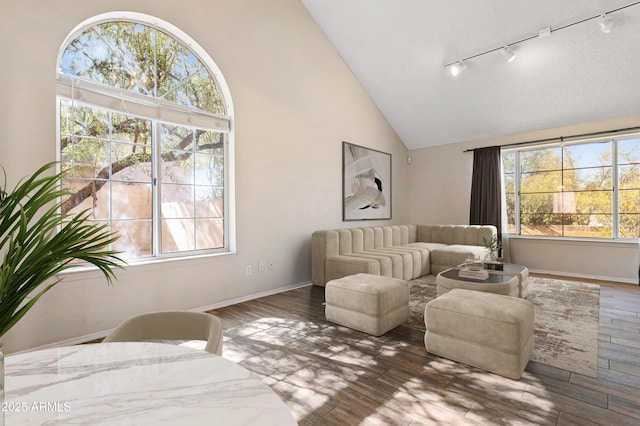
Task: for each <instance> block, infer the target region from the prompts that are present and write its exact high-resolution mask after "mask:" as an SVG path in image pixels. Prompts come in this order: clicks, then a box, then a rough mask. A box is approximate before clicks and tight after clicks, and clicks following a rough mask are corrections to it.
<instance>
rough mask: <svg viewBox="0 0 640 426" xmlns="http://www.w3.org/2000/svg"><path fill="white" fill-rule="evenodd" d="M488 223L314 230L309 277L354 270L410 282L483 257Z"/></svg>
mask: <svg viewBox="0 0 640 426" xmlns="http://www.w3.org/2000/svg"><path fill="white" fill-rule="evenodd" d="M496 234H497V230H496V227H495V226H491V225H390V226H377V227H367V228H346V229H333V230H320V231H315V232H314V233H313V234H312V236H311V281H312V283H313V284H314V285H317V286H322V287H324V286H325V284H326V283H327V282H329V281H331V280H334V279H337V278H342V277H345V276H348V275H354V274H358V273H365V274H373V275H381V276H387V277H392V278H398V279H402V280H411V279H414V278H418V277H421V276H423V275H427V274H437V273H439V272H442V271H444V270H445V269H448V268H452V267H454V266H457V265H460V264H461V263H464V261H465V260H466V259H467V257H469V256H470V255H478V256H480V258H484V256H485V254H486V253H487V249H486V248H485V247H484V239H487V240H490V239H491V238H492V237H493V236H494V235H496Z"/></svg>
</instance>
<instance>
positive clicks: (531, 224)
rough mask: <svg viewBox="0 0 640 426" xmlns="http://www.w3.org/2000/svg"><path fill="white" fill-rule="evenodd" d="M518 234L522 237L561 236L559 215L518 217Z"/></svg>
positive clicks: (524, 214) (523, 214) (560, 217)
mask: <svg viewBox="0 0 640 426" xmlns="http://www.w3.org/2000/svg"><path fill="white" fill-rule="evenodd" d="M520 233H521V234H522V235H544V236H556V237H557V236H562V215H561V214H552V213H550V214H527V213H522V214H521V215H520Z"/></svg>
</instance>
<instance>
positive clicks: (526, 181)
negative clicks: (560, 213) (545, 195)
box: [520, 171, 562, 194]
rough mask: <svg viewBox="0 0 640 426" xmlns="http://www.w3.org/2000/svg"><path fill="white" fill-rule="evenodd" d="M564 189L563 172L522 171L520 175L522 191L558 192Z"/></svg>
mask: <svg viewBox="0 0 640 426" xmlns="http://www.w3.org/2000/svg"><path fill="white" fill-rule="evenodd" d="M560 190H562V172H561V171H554V172H538V173H522V174H521V176H520V192H522V193H523V194H524V193H537V192H556V191H560Z"/></svg>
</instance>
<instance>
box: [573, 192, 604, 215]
mask: <svg viewBox="0 0 640 426" xmlns="http://www.w3.org/2000/svg"><path fill="white" fill-rule="evenodd" d="M575 194H576V195H575V198H576V211H577V212H578V213H611V211H612V198H611V197H612V192H611V191H585V192H576V193H575Z"/></svg>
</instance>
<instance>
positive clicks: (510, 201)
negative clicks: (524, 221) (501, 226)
mask: <svg viewBox="0 0 640 426" xmlns="http://www.w3.org/2000/svg"><path fill="white" fill-rule="evenodd" d="M506 205H507V223H508V225H509V226H508V232H509V233H511V234H512V233H514V232H516V216H515V214H516V213H515V212H516V210H515V208H516V198H515V194H507V199H506Z"/></svg>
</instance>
